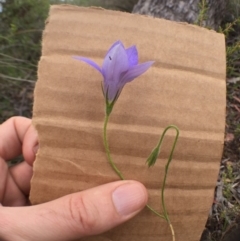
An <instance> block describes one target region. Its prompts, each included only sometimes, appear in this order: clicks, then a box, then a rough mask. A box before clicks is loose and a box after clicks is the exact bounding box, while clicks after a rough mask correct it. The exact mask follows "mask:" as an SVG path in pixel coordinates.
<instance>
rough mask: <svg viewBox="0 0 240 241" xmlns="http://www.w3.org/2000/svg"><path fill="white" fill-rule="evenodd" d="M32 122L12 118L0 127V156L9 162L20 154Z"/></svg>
mask: <svg viewBox="0 0 240 241" xmlns="http://www.w3.org/2000/svg"><path fill="white" fill-rule="evenodd" d="M31 123H32V121H31V120H30V119H28V118H25V117H12V118H10V119H8V120H7V121H5V122H4V123H3V124H1V125H0V156H1V157H2V158H3V159H4V160H10V159H12V158H15V157H17V156H19V155H20V154H21V153H22V143H23V139H24V137H25V135H26V133H27V131H28V129H29V128H30V126H31Z"/></svg>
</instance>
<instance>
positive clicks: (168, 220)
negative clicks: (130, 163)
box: [158, 125, 179, 225]
mask: <svg viewBox="0 0 240 241" xmlns="http://www.w3.org/2000/svg"><path fill="white" fill-rule="evenodd" d="M171 128H172V129H175V130H176V133H177V135H176V137H175V140H174V143H173V146H172V150H171V153H170V155H169V158H168V162H167V164H166V166H165V174H164V179H163V184H162V190H161V197H162V207H163V215H164V217H165V218H166V220H167V222H168V224H169V225H171V221H170V219H169V217H168V213H167V209H166V205H165V196H164V191H165V186H166V180H167V174H168V168H169V165H170V163H171V161H172V157H173V153H174V150H175V147H176V144H177V140H178V136H179V129H178V128H177V127H176V126H174V125H170V126H168V127H167V128H166V129H165V130H164V132H163V134H162V136H161V139H160V141H159V143H158V147H160V146H161V145H162V142H163V138H164V136H165V134H166V132H167V131H168V130H169V129H171Z"/></svg>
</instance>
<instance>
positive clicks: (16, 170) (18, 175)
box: [9, 161, 33, 196]
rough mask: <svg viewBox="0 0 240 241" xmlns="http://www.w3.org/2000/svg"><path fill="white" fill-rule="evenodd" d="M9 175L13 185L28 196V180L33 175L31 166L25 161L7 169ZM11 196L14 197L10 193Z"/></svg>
mask: <svg viewBox="0 0 240 241" xmlns="http://www.w3.org/2000/svg"><path fill="white" fill-rule="evenodd" d="M9 173H10V176H11V178H12V179H13V181H14V185H16V186H17V187H18V189H19V190H20V191H21V192H22V193H23V194H24V195H25V196H28V194H29V191H30V180H31V178H32V175H33V170H32V166H30V165H29V164H28V163H27V162H26V161H24V162H21V163H19V164H18V165H15V166H13V167H11V168H9ZM11 196H14V194H13V193H12V194H11Z"/></svg>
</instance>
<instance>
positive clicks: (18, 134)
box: [0, 117, 147, 241]
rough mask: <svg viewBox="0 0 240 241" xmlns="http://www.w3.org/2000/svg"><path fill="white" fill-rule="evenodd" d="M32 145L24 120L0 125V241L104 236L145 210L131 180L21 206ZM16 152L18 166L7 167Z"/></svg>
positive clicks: (25, 195)
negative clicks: (104, 233)
mask: <svg viewBox="0 0 240 241" xmlns="http://www.w3.org/2000/svg"><path fill="white" fill-rule="evenodd" d="M37 147H38V141H37V133H36V131H35V130H34V128H33V127H32V125H31V120H30V119H27V118H23V117H13V118H11V119H9V120H7V121H6V122H5V123H3V124H2V125H0V203H1V204H2V206H1V205H0V227H1V228H0V240H1V241H2V240H3V241H13V240H14V241H15V240H17V241H55V240H56V241H69V240H76V239H79V238H81V237H84V236H88V235H95V234H99V233H102V232H105V231H107V230H109V229H111V228H113V227H115V226H117V225H119V224H121V223H123V222H125V221H127V220H129V219H130V218H132V217H133V216H134V215H136V214H137V213H138V212H139V211H140V210H141V209H142V208H144V207H145V205H146V203H147V192H146V189H145V188H144V186H143V185H142V184H140V183H138V182H136V181H117V182H113V183H109V184H105V185H101V186H99V187H95V188H92V189H88V190H86V191H83V192H79V193H74V194H70V195H67V196H65V197H62V198H59V199H57V200H54V201H51V202H48V203H44V204H41V205H36V206H27V205H28V194H29V190H30V179H31V177H32V164H33V162H34V160H35V153H36V151H37ZM21 153H22V154H23V157H24V162H22V163H20V164H18V165H16V166H13V167H10V168H9V167H8V165H7V161H8V160H10V159H12V158H14V157H16V156H18V155H19V154H21ZM20 206H25V207H20ZM13 207H14V208H13Z"/></svg>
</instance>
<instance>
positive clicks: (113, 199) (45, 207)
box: [0, 181, 147, 241]
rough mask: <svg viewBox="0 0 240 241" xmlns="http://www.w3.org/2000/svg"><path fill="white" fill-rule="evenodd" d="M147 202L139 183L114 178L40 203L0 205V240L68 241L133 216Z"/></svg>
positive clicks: (112, 225) (93, 233) (107, 228)
mask: <svg viewBox="0 0 240 241" xmlns="http://www.w3.org/2000/svg"><path fill="white" fill-rule="evenodd" d="M146 203H147V191H146V189H145V187H144V186H143V185H142V184H141V183H139V182H136V181H117V182H113V183H109V184H105V185H102V186H99V187H95V188H92V189H88V190H86V191H83V192H79V193H74V194H70V195H67V196H65V197H62V198H59V199H57V200H54V201H51V202H48V203H44V204H41V205H36V206H30V207H17V208H8V207H0V227H1V229H0V240H2V239H3V240H6V241H8V240H18V241H42V240H44V241H55V240H56V241H68V240H75V239H78V238H81V237H84V236H88V235H96V234H99V233H102V232H105V231H107V230H109V229H111V228H113V227H115V226H117V225H119V224H121V223H123V222H125V221H127V220H128V219H130V218H132V217H133V216H134V215H136V214H137V213H138V212H139V211H140V210H141V209H143V208H144V206H145V205H146ZM1 238H2V239H1Z"/></svg>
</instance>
